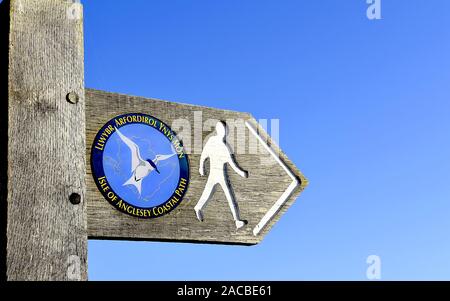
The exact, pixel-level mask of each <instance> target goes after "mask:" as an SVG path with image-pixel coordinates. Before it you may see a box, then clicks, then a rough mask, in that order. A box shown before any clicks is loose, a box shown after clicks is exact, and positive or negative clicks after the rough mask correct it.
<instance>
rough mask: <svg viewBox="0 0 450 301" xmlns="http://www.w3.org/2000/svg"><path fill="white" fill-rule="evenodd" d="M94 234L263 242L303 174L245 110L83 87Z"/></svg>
mask: <svg viewBox="0 0 450 301" xmlns="http://www.w3.org/2000/svg"><path fill="white" fill-rule="evenodd" d="M86 103H87V117H86V119H87V145H88V149H87V156H88V158H90V162H89V163H90V167H91V168H90V171H89V175H88V177H87V179H88V180H87V186H88V228H89V229H88V231H89V235H90V237H91V238H100V239H129V240H154V241H184V242H199V243H226V244H247V245H249V244H257V243H259V242H260V241H261V240H262V239H263V237H264V235H265V234H266V233H267V232H268V231H269V230H270V228H271V227H272V226H273V225H274V223H275V222H276V221H277V220H278V219H279V218H280V216H281V215H282V214H283V213H284V212H285V211H286V210H287V209H288V208H289V207H290V206H291V205H292V203H293V202H294V201H295V198H296V197H297V196H298V195H299V194H300V192H301V191H302V190H303V189H304V188H305V187H306V185H307V180H306V179H305V177H304V176H303V175H302V174H301V173H300V172H299V171H298V169H297V168H296V167H295V166H294V164H292V162H291V161H290V160H289V159H288V158H287V157H286V156H285V155H284V154H283V153H282V152H281V150H280V149H279V147H278V146H277V145H276V144H275V143H274V142H273V141H272V139H271V138H270V137H269V136H268V134H267V133H266V131H265V130H264V129H263V128H262V127H261V126H260V125H259V124H258V122H257V121H256V120H255V119H254V118H253V117H252V116H251V115H249V114H246V113H239V112H232V111H226V110H218V109H213V108H205V107H200V106H192V105H184V104H178V103H173V102H166V101H160V100H155V99H145V98H140V97H131V96H126V95H119V94H113V93H106V92H101V91H95V90H87V92H86Z"/></svg>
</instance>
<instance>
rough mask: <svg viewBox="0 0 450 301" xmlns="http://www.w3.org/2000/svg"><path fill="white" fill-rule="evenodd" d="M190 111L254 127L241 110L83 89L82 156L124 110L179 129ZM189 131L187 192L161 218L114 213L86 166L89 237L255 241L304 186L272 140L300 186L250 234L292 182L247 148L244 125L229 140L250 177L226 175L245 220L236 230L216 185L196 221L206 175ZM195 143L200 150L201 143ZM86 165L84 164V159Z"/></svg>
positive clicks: (276, 166)
mask: <svg viewBox="0 0 450 301" xmlns="http://www.w3.org/2000/svg"><path fill="white" fill-rule="evenodd" d="M194 112H201V114H202V119H203V121H204V122H205V121H206V120H222V121H227V120H242V122H244V121H250V123H252V124H253V125H254V126H257V125H256V122H255V120H254V119H253V118H252V117H251V116H250V115H249V114H245V113H238V112H232V111H225V110H217V109H212V108H205V107H199V106H192V105H182V104H176V103H172V102H165V101H159V100H155V99H145V98H142V97H133V96H127V95H120V94H113V93H107V92H102V91H96V90H90V89H87V90H86V122H87V125H86V126H87V150H86V153H87V158H90V154H91V147H92V144H93V141H94V139H95V136H96V134H97V132H98V131H99V130H100V129H101V128H102V126H103V125H104V124H105V123H106V122H108V121H109V120H111V119H112V118H114V117H116V116H118V115H122V114H127V113H144V114H149V115H152V116H154V117H156V118H158V119H160V120H162V121H163V122H164V123H166V124H168V125H169V126H171V127H172V130H174V131H175V132H180V131H182V132H183V129H180V128H179V127H178V126H177V123H178V124H183V122H179V121H180V119H184V120H188V121H189V124H190V126H191V127H192V128H193V127H194V124H195V122H194V114H195V113H194ZM197 114H198V113H197ZM174 122H175V124H174ZM216 122H217V121H212V122H207V123H206V124H207V125H208V126H209V127H211V126H212V127H213V126H214V125H215V123H216ZM204 125H205V123H202V124H200V126H201V127H203V126H204ZM212 131H213V128H211V130H210V131H208V130H206V131H203V132H202V138H203V139H202V140H203V143H204V142H205V140H206V137H207V136H208V135H210V134H211V132H212ZM259 132H260V134H261V135H262V136H263V137H264V138H265V139H267V141H269V144H272V142H271V140H270V139H269V138H268V136H267V133H265V132H264V130H262V129H261V128H259ZM193 133H194V131H193V129H192V131H191V135H190V137H180V138H182V139H183V140H184V142H185V145H186V140H190V142H191V143H192V147H191V148H190V150H187V153H188V154H189V153H190V155H189V161H190V167H191V168H190V169H191V175H190V177H191V179H190V184H189V188H188V192H187V194H186V196H185V199H184V201H183V202H182V203H181V205H180V206H179V207H178V208H177V209H176V210H174V211H173V212H172V213H170V214H169V215H166V216H164V217H161V218H157V219H152V220H143V219H138V218H135V217H130V216H128V215H126V214H124V213H121V212H119V211H118V210H116V209H115V208H114V207H113V206H111V205H110V204H109V203H108V201H106V200H105V199H104V197H103V196H102V195H101V193H100V192H99V190H98V188H97V186H96V185H95V182H94V180H93V177H92V172H91V169H90V168H88V171H87V172H88V175H87V199H88V233H89V237H90V238H95V239H123V240H149V241H181V242H198V243H225V244H246V245H252V244H257V243H259V242H260V241H261V240H262V238H263V237H264V235H265V234H266V233H267V232H268V231H269V230H270V228H271V227H272V226H273V225H274V223H275V222H277V220H278V219H279V218H280V216H281V215H282V214H283V213H284V212H285V211H286V210H287V209H288V208H289V207H290V206H291V205H292V203H293V202H294V201H295V199H296V198H297V196H298V195H299V194H300V192H301V191H302V190H303V189H304V188H305V187H306V185H307V180H306V179H305V177H304V176H303V175H302V174H301V173H300V172H299V171H298V169H297V168H296V167H295V166H294V164H292V162H291V161H290V160H288V158H287V157H286V156H285V155H284V154H283V153H282V152H281V151H280V150H279V148H278V147H277V146H276V145H272V148H273V149H274V150H275V151H276V152H279V154H280V158H281V160H282V161H283V162H285V164H286V165H287V166H288V168H289V169H290V170H291V171H292V172H293V173H294V174H295V175H296V176H297V178H298V179H299V180H300V181H301V185H299V187H297V189H295V191H294V192H293V194H292V195H291V196H290V198H289V200H288V201H287V203H286V204H285V205H284V206H283V207H282V208H281V210H280V212H279V213H278V214H277V215H276V216H275V218H273V219H271V220H270V222H269V224H268V226H267V227H265V228H264V229H263V231H262V233H261V234H259V235H256V236H255V235H254V234H253V229H254V227H255V226H256V225H257V224H258V223H259V222H260V221H261V219H262V218H263V216H264V215H265V213H266V212H268V211H269V210H270V208H271V207H272V206H273V205H274V203H275V202H276V201H277V200H278V198H279V197H280V196H281V195H282V194H283V193H284V192H285V191H286V189H287V188H288V187H289V185H290V184H291V183H292V179H291V178H290V177H289V176H288V175H287V174H286V172H285V171H284V170H283V168H282V167H281V166H280V165H279V164H278V163H277V162H276V161H275V160H274V159H273V158H272V157H271V156H270V155H269V153H268V152H267V151H265V150H263V151H262V152H261V153H255V152H254V151H253V152H251V151H250V149H249V148H250V147H252V145H251V144H250V143H248V141H249V137H250V135H251V134H250V133H249V130H248V129H245V131H244V132H243V135H239V136H237V135H235V136H234V141H232V143H233V145H234V146H235V150H237V148H241V151H240V152H239V151H237V152H236V154H235V157H236V160H237V162H238V164H239V165H240V166H241V167H242V168H243V169H245V170H247V171H248V172H249V174H250V177H249V178H248V179H243V178H241V177H240V176H238V175H237V174H235V173H234V172H230V173H229V176H230V181H231V184H232V186H233V189H234V192H235V194H236V197H237V201H238V204H239V207H240V211H241V217H242V218H243V219H245V220H248V222H249V224H248V226H246V227H245V228H243V229H241V230H236V227H235V224H234V222H233V218H232V215H231V213H230V209H229V207H228V204H227V201H226V199H225V196H224V193H223V191H222V190H220V189H218V190H217V192H216V194H215V196H214V197H213V199H212V200H211V202H210V203H209V204H208V206H207V207H206V209H205V211H204V215H205V221H204V222H203V223H201V222H199V221H198V220H197V219H196V215H195V211H194V206H195V205H196V203H197V201H198V200H199V197H200V195H201V193H202V191H203V189H204V187H205V183H206V178H202V177H200V175H199V172H198V170H199V160H200V153H199V152H198V151H197V152H195V153H192V152H193V151H194V142H195V141H194V140H195V139H196V138H195V137H194V134H193ZM241 134H242V133H241ZM197 140H198V138H197ZM253 146H254V145H253ZM197 147H198V145H197ZM199 147H200V150H201V148H202V147H203V145H200V146H199ZM243 148H245V151H244V154H240V153H241V152H242V149H243ZM238 152H239V153H238ZM87 164H89V165H90V162H88V163H87ZM89 165H88V166H89Z"/></svg>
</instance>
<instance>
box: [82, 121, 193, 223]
mask: <svg viewBox="0 0 450 301" xmlns="http://www.w3.org/2000/svg"><path fill="white" fill-rule="evenodd" d="M91 167H92V174H93V176H94V180H95V183H96V184H97V187H98V189H99V190H100V192H101V193H102V195H103V196H104V197H105V199H106V200H107V201H108V202H109V203H110V204H111V205H113V206H114V207H115V208H116V209H118V210H119V211H121V212H124V213H126V214H129V215H132V216H135V217H139V218H157V217H161V216H164V215H166V214H168V213H169V212H171V211H172V210H174V209H175V208H176V207H177V206H178V205H179V204H180V203H181V201H182V200H183V197H184V196H185V194H186V191H187V188H188V184H189V161H188V158H187V155H186V153H185V152H184V148H183V144H182V141H180V140H179V139H178V137H177V135H176V134H175V133H174V132H173V131H172V130H171V129H170V127H168V126H167V125H166V124H165V123H163V122H162V121H160V120H159V119H157V118H155V117H153V116H150V115H146V114H138V113H136V114H126V115H121V116H118V117H116V118H113V119H111V120H110V121H109V122H108V123H106V124H105V125H104V126H103V127H102V129H101V130H100V131H99V132H98V134H97V136H96V137H95V140H94V144H93V146H92V151H91Z"/></svg>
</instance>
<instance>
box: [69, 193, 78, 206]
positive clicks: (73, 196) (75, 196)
mask: <svg viewBox="0 0 450 301" xmlns="http://www.w3.org/2000/svg"><path fill="white" fill-rule="evenodd" d="M69 200H70V203H72V205H79V204H80V203H81V195H79V194H78V193H72V194H71V195H70V197H69Z"/></svg>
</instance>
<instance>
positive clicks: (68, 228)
mask: <svg viewBox="0 0 450 301" xmlns="http://www.w3.org/2000/svg"><path fill="white" fill-rule="evenodd" d="M4 2H5V1H4ZM73 5H74V4H72V3H71V2H70V1H64V0H11V1H10V8H9V11H10V26H9V29H10V33H9V60H8V61H9V62H8V65H7V66H6V65H2V66H1V71H4V70H7V69H9V74H8V83H5V82H2V89H5V88H6V85H7V91H8V98H7V99H2V104H3V105H4V107H5V110H2V114H3V115H5V114H6V115H7V116H3V117H2V118H1V120H2V127H4V126H6V123H5V122H4V120H7V121H8V122H7V126H8V139H7V141H3V140H2V142H1V143H2V144H4V143H5V142H7V143H8V145H7V158H2V159H7V162H5V161H4V160H2V162H1V164H5V163H6V164H7V166H8V177H7V192H6V190H5V188H6V187H5V185H4V183H3V180H5V179H4V178H2V187H3V188H2V195H3V193H5V192H6V195H4V197H6V198H7V202H4V199H3V198H2V204H3V203H5V204H6V203H7V206H6V207H7V208H2V209H6V213H5V212H3V213H4V216H6V218H7V260H6V269H7V271H6V272H7V273H6V274H7V279H8V280H86V279H87V266H86V263H87V232H86V229H87V220H86V202H84V197H85V189H86V187H85V181H84V179H85V173H86V165H85V162H86V158H85V151H84V150H85V97H84V70H83V68H84V66H83V64H84V63H83V20H82V16H81V15H73V12H71V11H70V10H71V9H73V8H74V7H73ZM75 5H80V4H75ZM3 6H4V7H3V9H5V8H6V6H7V4H6V3H4V4H3ZM77 8H80V7H79V6H78V7H77ZM78 12H80V13H81V10H79V9H78ZM2 46H4V45H2ZM2 51H5V49H2ZM2 58H3V56H2ZM2 79H3V78H2ZM69 92H73V93H76V94H78V95H79V102H78V104H71V103H69V102H68V101H67V99H66V97H67V94H68V93H69ZM4 117H6V118H7V119H4ZM3 130H5V129H4V128H3ZM2 138H5V137H4V136H2ZM74 193H76V194H79V195H81V197H82V200H83V201H82V202H81V204H79V205H73V204H71V202H70V201H69V197H70V195H72V194H74ZM3 211H5V210H3Z"/></svg>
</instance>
